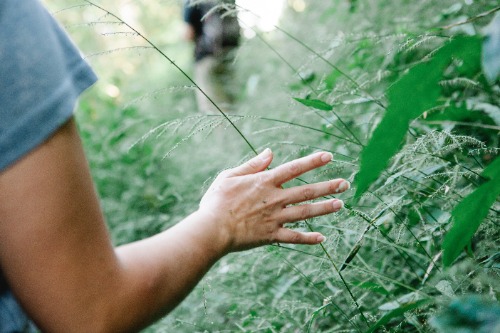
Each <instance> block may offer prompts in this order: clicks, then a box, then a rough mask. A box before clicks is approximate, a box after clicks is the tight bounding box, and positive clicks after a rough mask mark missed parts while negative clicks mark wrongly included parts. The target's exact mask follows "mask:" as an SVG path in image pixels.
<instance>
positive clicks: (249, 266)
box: [49, 0, 500, 332]
mask: <svg viewBox="0 0 500 333" xmlns="http://www.w3.org/2000/svg"><path fill="white" fill-rule="evenodd" d="M49 5H50V8H51V9H52V11H53V12H54V13H55V16H56V17H57V18H58V19H59V20H60V21H61V22H62V23H63V24H64V25H65V26H66V28H67V29H68V31H69V32H70V34H71V35H72V37H73V38H74V40H75V42H76V43H77V44H78V45H79V46H80V48H81V49H82V51H83V52H84V53H85V54H86V55H87V57H88V60H89V61H90V62H91V64H92V65H93V67H94V68H95V70H96V72H97V73H98V74H99V76H100V82H99V83H97V84H96V86H95V87H94V88H93V89H91V90H89V91H88V92H87V93H85V94H84V96H83V97H82V98H81V101H80V104H79V107H78V110H77V112H76V114H77V117H78V120H79V126H80V130H81V133H82V136H83V138H84V144H85V148H86V151H87V153H88V157H89V162H90V164H91V168H92V172H93V176H94V179H95V182H96V186H97V189H98V191H99V193H100V195H101V198H102V207H103V210H104V212H105V215H106V218H107V221H108V224H109V227H110V230H111V233H112V237H113V239H114V241H115V243H116V244H121V243H124V242H130V241H133V240H136V239H140V238H143V237H146V236H148V235H151V234H154V233H157V232H158V231H160V230H163V229H165V228H168V227H169V226H171V225H172V224H174V223H176V222H177V221H179V220H180V219H182V218H183V217H184V216H186V215H187V214H188V213H190V212H191V211H193V210H195V209H196V207H197V202H198V200H199V198H200V197H201V195H202V193H203V191H204V189H205V188H206V187H207V185H208V184H209V183H210V181H211V179H212V178H213V177H214V176H215V175H216V174H217V172H218V171H220V170H222V169H224V168H227V167H230V166H234V165H236V164H238V163H240V162H241V161H244V160H246V159H247V158H248V157H249V156H252V155H253V154H254V152H255V151H261V150H263V149H264V147H270V148H272V149H273V151H274V152H275V154H276V158H275V162H274V163H281V162H283V161H286V160H289V159H292V158H296V157H298V156H301V155H305V154H308V153H310V152H312V151H315V150H318V149H323V150H328V151H331V152H333V153H334V157H335V161H334V162H333V163H332V164H331V165H330V166H329V167H328V168H327V169H326V170H322V171H321V172H317V173H316V174H309V175H307V176H306V177H305V178H303V179H301V180H300V182H309V181H314V180H317V179H328V178H332V177H344V178H346V179H349V180H350V181H352V182H353V189H352V190H351V191H348V192H347V193H344V194H342V195H340V196H339V197H340V198H342V199H343V200H344V201H345V202H346V209H344V211H343V212H342V213H339V214H336V215H332V216H327V217H321V218H316V219H314V220H311V221H304V222H303V223H299V224H298V225H294V226H291V227H293V228H300V229H305V230H306V229H312V230H317V231H321V232H322V233H324V234H325V235H327V240H326V241H325V242H324V243H323V244H322V245H320V246H315V247H306V246H288V245H287V246H285V245H279V244H277V245H273V246H267V247H263V248H259V249H255V250H252V251H248V252H242V253H235V254H231V255H229V256H227V257H225V258H223V259H222V260H221V261H220V262H219V263H218V264H217V265H216V266H215V267H214V268H213V269H212V270H211V271H210V273H209V274H208V275H207V276H206V277H205V278H204V279H203V281H202V282H201V283H200V285H199V286H198V287H197V288H196V289H195V290H194V292H193V293H192V294H191V295H190V296H189V297H188V298H187V299H186V300H185V301H184V302H183V303H182V304H181V305H180V306H179V307H178V308H177V309H176V310H175V311H174V312H173V313H171V314H170V315H169V316H167V317H165V318H163V319H162V320H160V321H159V322H158V323H156V324H155V325H153V326H151V327H150V328H148V329H146V330H145V332H392V331H402V332H436V331H437V332H449V331H457V330H458V329H463V331H461V332H499V331H500V323H499V321H500V319H499V317H500V315H499V314H500V310H499V304H498V298H499V297H500V275H499V273H500V271H499V270H500V252H499V245H500V243H499V239H500V228H499V219H498V212H499V209H500V205H499V201H498V197H499V194H500V159H499V158H497V155H498V153H499V137H498V133H499V130H500V107H499V101H500V81H499V71H500V65H499V57H498V54H500V48H499V42H498V41H499V40H500V36H499V31H500V14H499V12H500V7H499V6H498V1H494V0H478V1H473V0H463V1H459V0H442V1H428V0H425V1H376V0H368V1H355V0H351V1H347V0H334V1H310V0H307V1H306V0H288V1H287V2H286V3H285V4H284V7H283V13H282V16H281V20H280V22H279V23H278V27H277V29H275V30H274V31H272V32H261V31H258V30H254V31H253V35H254V36H253V37H252V38H248V39H246V40H245V41H244V43H243V44H242V46H241V47H240V49H239V51H238V56H237V59H236V62H235V65H236V67H237V71H236V73H237V82H238V84H239V87H240V90H239V101H238V105H237V111H236V112H235V113H234V114H227V115H226V116H224V115H222V114H221V115H213V116H207V115H201V114H199V113H198V112H197V111H196V104H195V99H194V90H195V89H196V87H195V85H194V84H193V82H192V81H191V80H190V76H191V72H192V69H191V67H192V66H191V62H192V55H191V51H192V45H190V44H189V43H187V42H185V41H182V34H183V24H182V20H181V18H182V13H181V4H180V2H179V1H175V0H170V1H165V0H163V1H159V0H147V1H146V0H145V1H141V2H134V1H111V0H100V1H97V0H96V1H95V2H90V1H85V0H82V1H81V2H80V0H78V1H75V0H57V1H51V2H50V3H49ZM236 10H237V11H238V12H239V13H243V12H245V9H244V8H243V7H237V8H236ZM243 25H244V26H245V27H246V25H245V23H244V22H243ZM494 41H496V44H495V42H494Z"/></svg>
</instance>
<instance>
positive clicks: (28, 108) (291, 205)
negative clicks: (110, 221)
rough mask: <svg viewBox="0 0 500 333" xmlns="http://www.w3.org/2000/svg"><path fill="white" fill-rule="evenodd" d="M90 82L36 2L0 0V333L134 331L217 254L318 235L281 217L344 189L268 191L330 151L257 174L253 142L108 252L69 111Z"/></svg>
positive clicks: (322, 210) (296, 214) (174, 301)
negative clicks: (164, 217) (191, 195)
mask: <svg viewBox="0 0 500 333" xmlns="http://www.w3.org/2000/svg"><path fill="white" fill-rule="evenodd" d="M96 79H97V78H96V76H95V75H94V73H93V71H92V70H91V68H90V67H89V65H88V64H87V63H86V62H85V61H84V60H83V59H82V57H81V54H80V52H79V51H78V49H77V48H76V47H75V46H74V45H73V44H72V42H71V41H70V39H69V38H68V37H67V35H66V34H65V32H64V31H63V30H62V29H61V28H60V26H59V25H58V24H57V22H56V21H55V20H54V19H53V17H52V16H51V15H50V14H49V13H48V12H47V10H46V9H45V8H44V7H43V5H42V4H41V2H40V1H39V0H23V1H19V0H3V1H0V332H1V333H13V332H36V331H37V330H38V329H39V330H41V331H42V332H63V333H67V332H84V333H89V332H101V333H102V332H136V331H139V330H140V329H141V328H143V327H146V326H148V325H149V324H151V323H152V322H154V321H155V320H157V319H159V318H160V317H161V316H164V315H165V314H167V313H168V312H170V311H171V310H172V309H174V308H175V307H176V306H177V305H178V304H179V303H180V302H181V301H182V300H183V299H184V298H185V297H186V296H187V295H188V294H189V292H190V291H191V290H192V289H193V288H194V287H195V286H196V284H197V283H198V282H199V280H200V279H201V278H202V277H203V276H204V274H205V273H206V272H207V271H208V270H209V269H210V268H211V267H212V265H213V264H214V263H216V262H217V261H218V260H219V259H220V258H221V257H223V256H224V255H226V254H228V253H230V252H234V251H241V250H246V249H250V248H254V247H257V246H261V245H265V244H271V243H276V242H279V243H293V244H310V245H314V244H318V243H320V242H322V241H323V240H324V237H323V235H321V234H320V233H318V232H300V231H298V230H291V229H289V228H286V224H287V223H290V222H295V221H298V220H303V219H307V218H311V217H315V216H319V215H324V214H329V213H332V212H336V211H338V210H339V209H341V208H342V206H343V203H342V201H341V200H337V199H334V198H330V199H325V200H320V201H314V202H311V201H310V200H313V199H315V198H319V197H323V196H327V195H331V194H335V193H340V192H342V191H345V190H346V189H347V188H348V187H349V183H348V182H347V181H345V180H343V179H334V180H328V181H323V182H319V183H311V184H307V185H302V186H298V187H289V188H285V189H284V188H283V187H282V185H283V184H284V183H286V182H288V181H290V180H292V179H294V178H296V177H298V176H299V175H301V174H303V173H305V172H307V171H310V170H313V169H316V168H319V167H321V166H324V165H326V164H328V163H329V162H330V161H331V160H332V155H331V154H330V153H328V152H317V153H315V154H312V155H309V156H306V157H303V158H300V159H297V160H294V161H291V162H288V163H285V164H283V165H280V166H277V167H275V168H273V169H269V166H270V164H271V162H272V159H273V154H272V152H271V151H270V150H269V149H266V150H264V151H263V152H262V153H261V154H259V155H258V156H256V157H254V158H252V159H250V160H249V161H248V162H246V163H244V164H242V165H240V166H237V167H235V168H232V169H228V170H225V171H223V172H221V173H220V174H219V175H218V176H217V177H216V179H215V180H214V182H213V184H212V185H211V186H210V187H209V189H208V190H207V192H206V194H205V195H204V196H203V197H202V199H201V201H200V204H199V206H198V207H197V208H196V209H195V210H194V211H193V212H192V213H191V214H190V215H189V216H187V217H185V218H184V219H183V220H182V221H180V222H178V223H177V224H176V225H175V226H173V227H171V228H169V229H167V230H165V231H163V232H161V233H159V234H157V235H155V236H152V237H150V238H146V239H143V240H140V241H137V242H133V243H130V244H126V245H123V246H119V247H114V246H113V244H112V242H111V239H110V236H109V232H108V230H107V227H106V223H105V220H104V217H103V214H102V211H101V208H100V204H99V198H98V196H97V193H96V191H95V189H94V184H93V181H92V177H91V174H90V171H89V167H88V163H87V160H86V157H85V154H84V150H83V147H82V143H81V140H80V136H79V133H78V130H77V126H76V124H75V121H74V119H73V109H74V105H75V103H76V100H77V98H78V97H79V95H80V94H81V93H82V91H84V90H85V89H87V88H88V87H90V86H91V85H92V84H93V83H94V82H95V81H96ZM303 202H306V203H303Z"/></svg>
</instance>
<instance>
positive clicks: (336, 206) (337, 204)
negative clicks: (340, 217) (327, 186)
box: [332, 200, 344, 210]
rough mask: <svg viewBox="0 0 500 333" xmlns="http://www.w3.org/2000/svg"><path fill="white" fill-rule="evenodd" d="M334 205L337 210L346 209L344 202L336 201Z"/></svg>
mask: <svg viewBox="0 0 500 333" xmlns="http://www.w3.org/2000/svg"><path fill="white" fill-rule="evenodd" d="M332 205H333V209H335V210H341V209H342V208H344V202H343V201H342V200H335V201H334V202H333V204H332Z"/></svg>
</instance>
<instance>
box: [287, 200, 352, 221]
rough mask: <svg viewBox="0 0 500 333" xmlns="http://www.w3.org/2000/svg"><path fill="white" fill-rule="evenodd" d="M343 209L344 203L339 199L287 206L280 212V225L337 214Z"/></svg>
mask: <svg viewBox="0 0 500 333" xmlns="http://www.w3.org/2000/svg"><path fill="white" fill-rule="evenodd" d="M343 207H344V202H343V201H342V200H339V199H331V200H325V201H321V202H314V203H310V204H304V205H297V206H289V207H286V208H284V209H283V210H282V211H281V214H280V217H279V221H280V223H289V222H295V221H299V220H305V219H309V218H312V217H316V216H321V215H326V214H330V213H334V212H337V211H339V210H341V209H342V208H343Z"/></svg>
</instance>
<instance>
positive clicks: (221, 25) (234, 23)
mask: <svg viewBox="0 0 500 333" xmlns="http://www.w3.org/2000/svg"><path fill="white" fill-rule="evenodd" d="M234 7H235V1H234V0H232V1H229V0H219V1H216V0H205V1H202V2H200V1H192V0H185V1H184V21H185V23H186V33H185V35H186V39H188V40H190V41H192V42H194V44H195V47H194V61H195V63H194V80H195V83H196V84H197V85H198V87H199V88H200V89H201V90H200V89H197V90H196V101H197V104H198V109H199V110H200V111H201V112H203V113H206V114H218V112H219V111H218V110H217V108H216V107H215V106H214V105H213V104H212V102H211V101H210V99H212V101H213V102H214V103H215V104H216V105H217V106H218V107H219V108H220V109H221V111H223V112H228V111H230V110H231V109H232V108H233V107H234V103H235V95H236V93H235V91H234V90H235V84H234V78H235V77H234V55H235V52H236V49H237V47H238V45H239V43H240V25H239V22H238V18H237V16H236V15H235V14H234V13H230V12H228V9H231V8H234ZM205 94H206V95H207V96H208V97H209V98H210V99H208V98H207V96H205Z"/></svg>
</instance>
